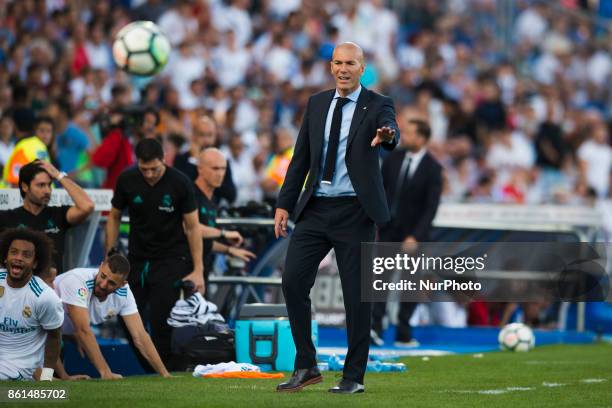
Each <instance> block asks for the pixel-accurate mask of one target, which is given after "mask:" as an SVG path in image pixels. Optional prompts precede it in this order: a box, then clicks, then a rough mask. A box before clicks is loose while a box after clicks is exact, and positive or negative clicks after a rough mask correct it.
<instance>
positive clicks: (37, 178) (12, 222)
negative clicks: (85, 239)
mask: <svg viewBox="0 0 612 408" xmlns="http://www.w3.org/2000/svg"><path fill="white" fill-rule="evenodd" d="M53 180H55V181H57V182H58V183H59V184H61V186H62V187H63V188H64V189H66V192H67V193H68V195H69V196H70V198H72V201H74V205H72V206H69V205H62V206H59V207H55V206H54V207H50V206H49V200H50V199H51V185H52V183H53ZM19 192H20V193H21V197H22V198H23V205H22V206H21V207H17V208H14V209H12V210H6V211H0V228H2V229H4V228H15V227H19V228H22V227H28V228H32V229H33V230H37V231H43V232H44V233H45V234H47V236H48V237H49V238H51V240H52V241H53V245H54V247H55V251H54V253H53V258H52V268H51V271H50V273H52V274H53V273H55V271H57V273H62V271H63V260H62V257H63V255H64V238H65V236H66V231H67V230H68V228H70V227H71V226H73V225H77V224H80V223H81V222H83V221H84V220H85V219H86V218H87V217H88V216H89V214H91V213H92V212H93V210H94V203H93V201H91V199H90V198H89V196H88V195H87V193H85V191H84V190H83V189H82V188H81V187H79V186H78V185H77V184H76V183H75V182H74V181H72V180H70V179H69V178H68V177H66V173H63V172H60V171H58V170H57V169H56V168H55V167H54V166H53V165H52V164H50V163H48V162H45V161H41V160H34V161H33V162H31V163H28V164H26V165H25V166H23V167H22V168H21V170H20V171H19ZM53 268H55V271H54V270H53ZM44 273H48V272H47V271H44Z"/></svg>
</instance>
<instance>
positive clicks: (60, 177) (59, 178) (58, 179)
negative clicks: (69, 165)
mask: <svg viewBox="0 0 612 408" xmlns="http://www.w3.org/2000/svg"><path fill="white" fill-rule="evenodd" d="M67 175H68V174H67V173H66V172H65V171H60V172H59V174H58V175H57V177H56V178H55V179H56V180H57V181H61V180H62V179H63V178H64V177H66V176H67Z"/></svg>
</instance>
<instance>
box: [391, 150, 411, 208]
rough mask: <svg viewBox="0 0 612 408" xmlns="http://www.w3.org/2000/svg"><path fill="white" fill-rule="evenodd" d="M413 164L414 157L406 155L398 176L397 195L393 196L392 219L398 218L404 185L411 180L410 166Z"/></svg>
mask: <svg viewBox="0 0 612 408" xmlns="http://www.w3.org/2000/svg"><path fill="white" fill-rule="evenodd" d="M411 164H412V156H408V155H406V156H405V157H404V160H403V161H402V167H401V168H400V172H399V174H398V175H397V176H398V177H397V185H396V186H395V193H394V194H393V205H392V206H391V217H393V218H395V216H397V213H398V210H399V206H400V201H401V200H402V189H403V187H404V183H405V182H406V181H407V180H409V179H410V165H411Z"/></svg>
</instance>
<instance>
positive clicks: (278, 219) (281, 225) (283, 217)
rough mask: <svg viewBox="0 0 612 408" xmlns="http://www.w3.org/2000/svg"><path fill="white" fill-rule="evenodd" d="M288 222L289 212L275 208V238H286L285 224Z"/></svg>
mask: <svg viewBox="0 0 612 408" xmlns="http://www.w3.org/2000/svg"><path fill="white" fill-rule="evenodd" d="M288 221H289V212H288V211H287V210H284V209H282V208H277V209H276V212H275V213H274V235H275V236H276V238H278V237H283V238H285V237H286V236H287V222H288Z"/></svg>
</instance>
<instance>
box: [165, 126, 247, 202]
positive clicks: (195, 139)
mask: <svg viewBox="0 0 612 408" xmlns="http://www.w3.org/2000/svg"><path fill="white" fill-rule="evenodd" d="M189 142H190V143H189V150H187V151H186V152H185V153H183V154H179V155H178V156H176V158H175V160H174V167H175V168H176V169H177V170H180V171H181V172H183V173H184V174H185V175H187V177H189V179H190V180H192V181H193V180H195V179H196V178H197V177H198V157H199V156H200V152H201V151H202V150H204V149H206V148H208V147H215V146H216V144H217V125H216V124H215V122H214V121H213V120H212V119H211V118H210V117H209V116H202V117H199V118H197V119H196V121H195V123H194V125H193V130H192V131H191V138H190V140H189ZM221 199H225V200H226V201H227V202H228V203H230V204H231V203H233V202H234V200H235V199H236V186H235V185H234V182H233V181H232V170H231V168H230V166H229V165H228V166H227V169H226V172H225V177H224V178H223V183H222V184H221V186H220V187H218V188H216V189H215V200H216V202H219V200H221Z"/></svg>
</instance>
